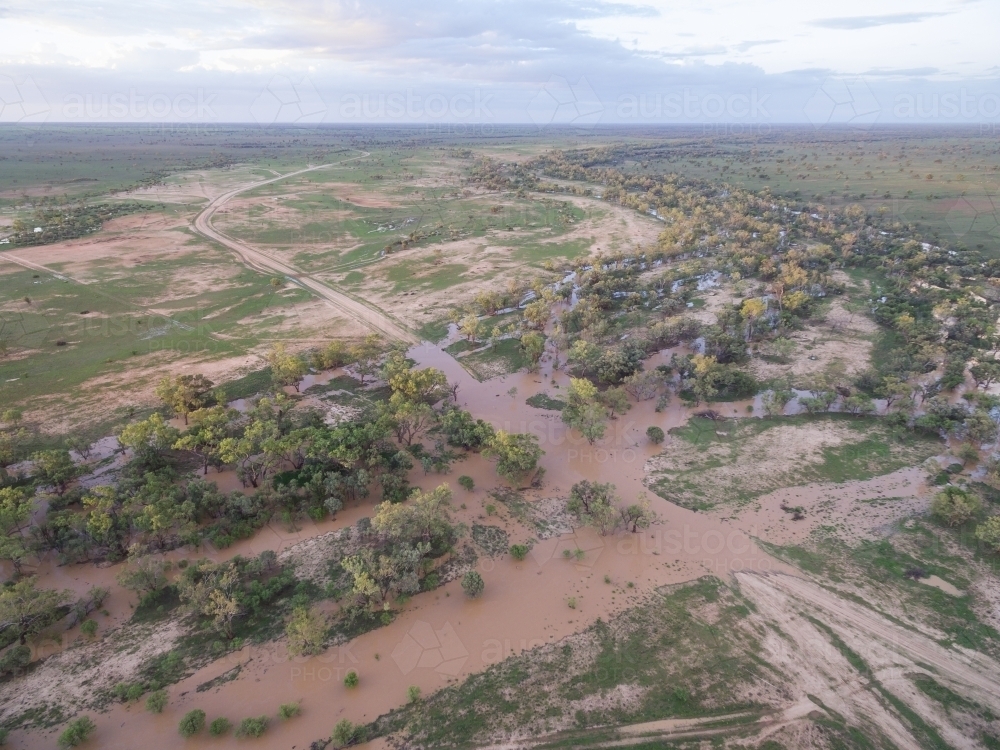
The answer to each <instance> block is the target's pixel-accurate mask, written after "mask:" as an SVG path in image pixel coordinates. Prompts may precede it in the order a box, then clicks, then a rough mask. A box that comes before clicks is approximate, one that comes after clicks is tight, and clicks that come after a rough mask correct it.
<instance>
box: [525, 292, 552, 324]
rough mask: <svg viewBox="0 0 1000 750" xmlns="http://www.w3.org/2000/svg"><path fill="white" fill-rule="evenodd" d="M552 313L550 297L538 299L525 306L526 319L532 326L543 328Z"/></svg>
mask: <svg viewBox="0 0 1000 750" xmlns="http://www.w3.org/2000/svg"><path fill="white" fill-rule="evenodd" d="M551 314H552V305H551V303H550V302H549V300H548V299H545V298H542V299H537V300H535V301H534V302H529V303H528V304H527V305H525V306H524V319H525V320H526V321H528V323H529V324H530V325H531V327H532V328H534V329H536V330H539V331H540V330H542V329H543V328H544V327H545V324H546V323H548V321H549V316H550V315H551Z"/></svg>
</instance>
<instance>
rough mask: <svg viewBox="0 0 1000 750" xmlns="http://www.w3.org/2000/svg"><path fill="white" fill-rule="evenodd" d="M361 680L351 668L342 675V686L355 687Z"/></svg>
mask: <svg viewBox="0 0 1000 750" xmlns="http://www.w3.org/2000/svg"><path fill="white" fill-rule="evenodd" d="M360 681H361V680H360V679H359V678H358V673H357V672H355V671H354V670H353V669H352V670H351V671H350V672H348V673H347V674H346V675H344V687H349V688H356V687H357V686H358V683H359V682H360Z"/></svg>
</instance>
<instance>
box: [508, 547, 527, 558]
mask: <svg viewBox="0 0 1000 750" xmlns="http://www.w3.org/2000/svg"><path fill="white" fill-rule="evenodd" d="M510 556H511V557H513V558H514V559H515V560H523V559H524V558H525V557H527V556H528V545H527V544H512V545H510Z"/></svg>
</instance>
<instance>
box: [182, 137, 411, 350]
mask: <svg viewBox="0 0 1000 750" xmlns="http://www.w3.org/2000/svg"><path fill="white" fill-rule="evenodd" d="M366 156H369V154H368V152H362V153H361V155H360V156H354V157H351V158H350V159H344V160H343V161H338V162H331V163H330V164H320V165H319V166H315V167H307V168H306V169H300V170H298V171H295V172H289V173H288V174H283V175H279V176H278V177H274V178H272V179H270V180H263V181H261V182H254V183H251V184H249V185H244V186H243V187H239V188H236V189H235V190H230V191H229V192H228V193H223V194H222V195H220V196H219V197H217V198H215V199H214V200H212V201H211V202H210V203H209V204H208V205H207V206H206V207H205V208H204V210H202V212H201V213H200V214H198V216H197V217H195V220H194V229H195V231H196V232H197V233H198V234H200V235H202V236H203V237H206V238H208V239H210V240H213V241H215V242H218V243H219V244H220V245H223V246H225V247H226V248H228V249H229V250H231V251H232V252H233V253H235V254H236V256H237V257H238V258H239V259H240V260H241V261H242V262H243V263H245V264H246V265H248V266H250V267H251V268H254V269H256V270H258V271H262V272H264V273H277V274H281V275H282V276H287V277H288V278H289V279H291V280H292V281H294V282H295V283H296V284H298V285H299V286H301V287H303V288H305V289H308V290H309V291H311V292H312V293H313V294H315V295H316V296H317V297H319V298H320V299H322V300H323V301H324V302H326V303H327V304H328V305H330V306H331V307H333V308H334V309H335V310H337V311H338V312H341V313H343V314H344V315H346V316H347V317H348V318H351V319H353V320H356V321H357V322H358V323H360V324H361V325H363V326H365V327H366V328H369V329H371V330H372V331H374V332H375V333H379V334H382V335H383V336H385V337H387V338H390V339H395V340H397V341H403V342H406V343H409V344H417V343H420V342H419V340H418V339H417V337H416V336H414V335H413V333H411V332H410V331H408V330H406V328H404V327H403V326H401V325H400V324H399V323H397V322H396V321H394V320H392V318H390V317H389V316H387V315H385V314H384V313H381V312H379V311H378V310H375V309H373V308H371V307H368V306H367V305H365V304H363V303H361V302H358V301H357V300H355V299H352V298H351V297H348V296H347V295H345V294H343V293H342V292H338V291H337V290H336V289H333V288H331V287H329V286H327V285H326V284H324V283H323V282H322V281H319V280H318V279H314V278H313V277H311V276H309V275H307V274H304V273H302V272H301V271H299V270H298V269H297V268H295V267H294V266H291V265H289V264H288V263H285V262H284V261H281V260H278V259H276V258H272V257H271V256H270V255H268V254H267V253H263V252H261V251H260V250H255V249H254V248H252V247H250V246H249V245H247V244H246V243H245V242H242V241H240V240H237V239H234V238H233V237H230V236H229V235H227V234H223V233H222V232H220V231H219V230H217V229H215V228H214V227H213V226H212V216H213V215H214V214H215V212H216V211H218V210H219V209H220V208H222V207H223V206H224V205H226V203H228V202H229V201H230V200H232V199H233V198H235V197H236V196H237V195H239V194H240V193H244V192H246V191H248V190H253V189H254V188H258V187H261V186H262V185H270V184H271V183H272V182H278V181H279V180H284V179H287V178H288V177H295V176H296V175H300V174H305V173H306V172H313V171H315V170H317V169H326V168H327V167H332V166H336V165H337V164H344V163H346V162H349V161H354V160H355V159H361V158H364V157H366Z"/></svg>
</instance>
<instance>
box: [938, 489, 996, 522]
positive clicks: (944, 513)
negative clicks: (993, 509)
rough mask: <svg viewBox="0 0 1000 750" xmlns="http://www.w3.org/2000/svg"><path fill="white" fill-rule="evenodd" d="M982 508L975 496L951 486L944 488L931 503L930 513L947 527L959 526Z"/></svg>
mask: <svg viewBox="0 0 1000 750" xmlns="http://www.w3.org/2000/svg"><path fill="white" fill-rule="evenodd" d="M982 507H983V504H982V502H981V501H980V499H979V498H978V497H977V496H976V495H973V494H972V493H971V492H968V491H967V490H963V489H962V488H961V487H955V486H953V485H949V486H948V487H945V488H944V489H943V490H941V491H940V492H939V493H937V495H935V496H934V500H932V501H931V513H932V514H933V515H934V516H935V517H937V518H938V519H940V520H941V521H942V522H944V523H946V524H947V525H948V526H961V525H962V524H963V523H965V522H966V521H968V520H969V519H971V518H972V517H973V516H975V515H976V514H977V513H979V511H980V510H981V509H982Z"/></svg>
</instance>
